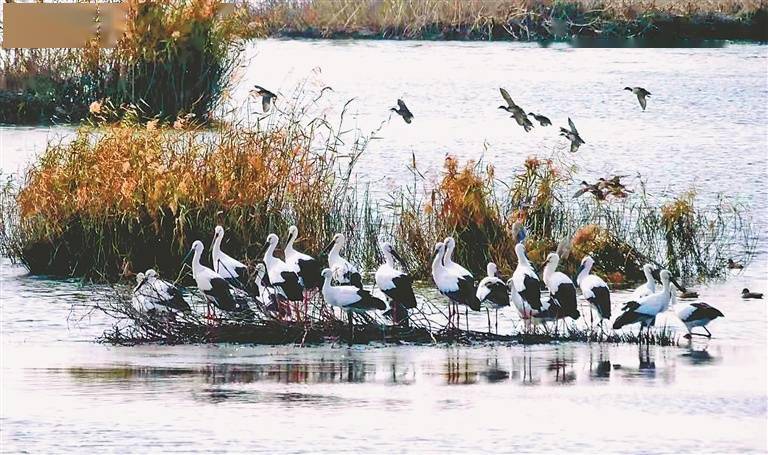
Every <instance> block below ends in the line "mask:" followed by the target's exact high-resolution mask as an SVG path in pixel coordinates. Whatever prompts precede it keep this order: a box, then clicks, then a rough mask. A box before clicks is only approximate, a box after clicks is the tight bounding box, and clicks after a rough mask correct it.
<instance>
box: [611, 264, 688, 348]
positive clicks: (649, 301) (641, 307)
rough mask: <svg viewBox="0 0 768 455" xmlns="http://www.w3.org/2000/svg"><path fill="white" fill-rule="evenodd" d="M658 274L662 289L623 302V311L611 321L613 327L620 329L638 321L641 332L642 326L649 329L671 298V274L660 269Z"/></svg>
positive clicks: (667, 305)
mask: <svg viewBox="0 0 768 455" xmlns="http://www.w3.org/2000/svg"><path fill="white" fill-rule="evenodd" d="M660 276H661V284H662V289H661V290H660V291H659V292H657V293H655V294H652V295H649V296H646V297H643V298H642V299H639V300H637V301H634V300H633V301H630V302H627V303H625V304H624V307H623V308H622V311H623V313H622V314H621V316H619V317H618V318H616V321H614V323H613V328H614V329H620V328H622V327H624V326H625V325H629V324H636V323H638V322H639V323H640V333H641V334H642V331H643V328H644V327H647V328H648V330H650V328H651V326H652V325H654V324H655V322H656V315H658V314H659V313H661V312H663V311H665V310H666V309H667V308H668V307H669V304H670V302H672V299H673V296H672V290H671V289H670V286H669V282H670V277H671V276H672V274H671V273H669V270H662V271H661V274H660Z"/></svg>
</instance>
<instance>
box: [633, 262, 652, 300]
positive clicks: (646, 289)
mask: <svg viewBox="0 0 768 455" xmlns="http://www.w3.org/2000/svg"><path fill="white" fill-rule="evenodd" d="M654 271H655V268H654V267H653V265H651V264H645V265H644V266H643V275H645V283H643V284H641V285H640V286H638V287H637V289H635V292H633V293H632V298H633V299H634V300H637V299H642V298H643V297H647V296H649V295H651V294H655V293H656V278H655V277H654V276H653V274H654Z"/></svg>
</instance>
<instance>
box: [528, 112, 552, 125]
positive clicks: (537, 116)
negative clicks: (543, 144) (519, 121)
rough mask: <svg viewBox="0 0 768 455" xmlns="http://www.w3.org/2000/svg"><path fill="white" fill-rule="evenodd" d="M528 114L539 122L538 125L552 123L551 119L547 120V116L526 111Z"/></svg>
mask: <svg viewBox="0 0 768 455" xmlns="http://www.w3.org/2000/svg"><path fill="white" fill-rule="evenodd" d="M528 115H529V116H531V117H533V119H534V120H536V121H537V122H539V125H541V126H550V125H552V121H551V120H549V118H547V117H545V116H543V115H541V114H534V113H533V112H529V113H528Z"/></svg>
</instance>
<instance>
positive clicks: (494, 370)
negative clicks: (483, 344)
mask: <svg viewBox="0 0 768 455" xmlns="http://www.w3.org/2000/svg"><path fill="white" fill-rule="evenodd" d="M486 364H487V366H488V368H487V369H486V370H485V371H483V372H482V373H480V374H481V375H482V376H483V377H484V378H485V380H486V381H488V382H490V383H496V382H502V381H506V380H507V379H509V371H507V370H505V369H503V368H500V367H499V358H498V357H497V356H495V355H494V357H493V360H492V361H491V359H490V358H489V359H488V360H487V361H486Z"/></svg>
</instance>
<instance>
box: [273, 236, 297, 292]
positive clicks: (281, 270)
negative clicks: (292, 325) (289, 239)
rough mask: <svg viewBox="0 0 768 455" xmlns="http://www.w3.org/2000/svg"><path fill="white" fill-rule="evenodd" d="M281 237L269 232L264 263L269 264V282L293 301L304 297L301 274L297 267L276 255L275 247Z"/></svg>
mask: <svg viewBox="0 0 768 455" xmlns="http://www.w3.org/2000/svg"><path fill="white" fill-rule="evenodd" d="M278 241H279V239H278V237H277V235H276V234H269V235H268V236H267V242H266V244H265V248H266V251H264V265H266V266H267V276H269V283H270V284H271V285H272V286H274V287H275V288H277V291H278V293H279V294H280V295H281V296H282V297H284V298H286V299H288V300H292V301H299V300H301V299H302V297H303V295H302V288H301V284H300V283H299V274H298V271H297V270H296V268H295V267H292V266H290V265H288V264H286V263H285V261H283V260H282V259H280V258H278V257H275V248H277V243H278Z"/></svg>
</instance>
